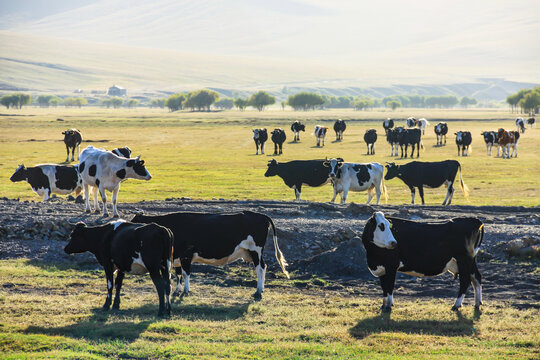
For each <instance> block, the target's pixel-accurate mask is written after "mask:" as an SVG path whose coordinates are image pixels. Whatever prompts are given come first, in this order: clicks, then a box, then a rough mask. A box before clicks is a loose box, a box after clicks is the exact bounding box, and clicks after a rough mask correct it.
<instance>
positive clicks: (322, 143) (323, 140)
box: [322, 136, 326, 146]
mask: <svg viewBox="0 0 540 360" xmlns="http://www.w3.org/2000/svg"><path fill="white" fill-rule="evenodd" d="M325 137H326V136H323V138H322V146H324V138H325Z"/></svg>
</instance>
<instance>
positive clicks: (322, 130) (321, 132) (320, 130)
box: [313, 125, 328, 146]
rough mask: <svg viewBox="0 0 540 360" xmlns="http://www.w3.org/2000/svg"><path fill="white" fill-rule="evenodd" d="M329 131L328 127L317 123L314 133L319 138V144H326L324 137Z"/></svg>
mask: <svg viewBox="0 0 540 360" xmlns="http://www.w3.org/2000/svg"><path fill="white" fill-rule="evenodd" d="M327 132H328V127H326V126H321V125H315V130H314V131H313V135H314V136H315V138H316V139H317V146H321V142H322V146H324V138H325V137H326V133H327Z"/></svg>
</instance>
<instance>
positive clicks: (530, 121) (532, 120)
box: [527, 117, 536, 129]
mask: <svg viewBox="0 0 540 360" xmlns="http://www.w3.org/2000/svg"><path fill="white" fill-rule="evenodd" d="M527 125H529V127H530V128H531V129H532V128H533V127H536V120H535V118H533V117H532V118H528V119H527Z"/></svg>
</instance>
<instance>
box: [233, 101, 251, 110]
mask: <svg viewBox="0 0 540 360" xmlns="http://www.w3.org/2000/svg"><path fill="white" fill-rule="evenodd" d="M248 105H249V101H248V100H247V99H242V98H238V99H235V100H234V106H236V108H237V109H238V110H240V111H244V110H245V109H246V107H247V106H248Z"/></svg>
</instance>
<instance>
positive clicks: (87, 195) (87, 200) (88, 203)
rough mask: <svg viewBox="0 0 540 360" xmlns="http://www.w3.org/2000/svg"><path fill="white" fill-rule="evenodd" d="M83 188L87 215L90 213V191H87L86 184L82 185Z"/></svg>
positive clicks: (87, 186)
mask: <svg viewBox="0 0 540 360" xmlns="http://www.w3.org/2000/svg"><path fill="white" fill-rule="evenodd" d="M83 188H84V200H85V204H86V209H85V211H86V212H87V213H89V212H90V189H89V185H88V184H83Z"/></svg>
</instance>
